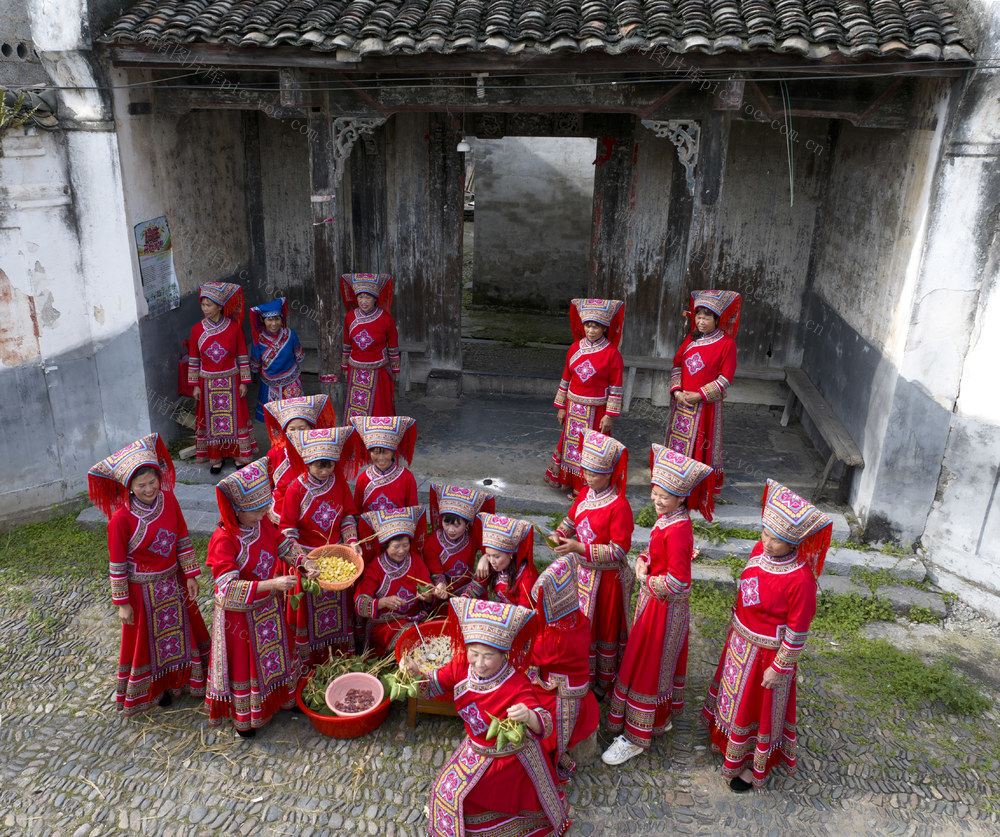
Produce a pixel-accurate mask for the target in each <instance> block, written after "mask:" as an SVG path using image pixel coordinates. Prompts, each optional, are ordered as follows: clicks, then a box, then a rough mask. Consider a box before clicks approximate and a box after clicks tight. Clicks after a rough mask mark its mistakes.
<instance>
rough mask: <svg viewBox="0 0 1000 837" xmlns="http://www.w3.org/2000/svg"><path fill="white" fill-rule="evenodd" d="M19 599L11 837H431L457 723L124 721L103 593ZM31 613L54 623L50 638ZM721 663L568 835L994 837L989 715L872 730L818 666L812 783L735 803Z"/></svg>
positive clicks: (697, 646) (614, 773)
mask: <svg viewBox="0 0 1000 837" xmlns="http://www.w3.org/2000/svg"><path fill="white" fill-rule="evenodd" d="M14 592H15V593H16V595H11V593H10V591H8V593H7V594H6V595H4V596H0V603H2V606H0V642H2V645H0V648H2V661H3V663H2V668H0V695H2V698H0V701H2V703H0V712H2V718H0V833H3V834H5V835H7V834H10V835H75V837H81V835H86V834H91V835H105V834H130V835H145V834H149V835H154V834H155V835H189V834H198V835H200V834H213V835H214V834H225V835H250V834H259V835H302V837H309V835H313V834H332V835H355V834H359V835H376V834H384V835H387V837H396V835H417V834H423V833H425V820H424V814H423V808H424V805H425V804H426V802H427V794H428V790H429V788H430V785H431V782H432V781H433V779H434V776H435V774H436V772H437V770H438V769H439V768H440V767H441V765H442V763H443V761H444V759H445V757H446V756H447V754H448V753H450V752H451V750H452V749H453V748H454V747H455V746H456V745H457V744H458V743H459V741H460V739H461V727H460V724H459V722H458V720H457V719H454V718H431V717H428V716H422V717H421V720H420V721H419V723H418V725H417V727H416V729H415V730H410V729H408V728H407V726H406V718H405V711H404V710H403V708H402V706H394V707H393V709H392V711H391V714H390V715H389V718H388V720H387V721H386V723H385V724H384V725H383V726H382V727H381V728H380V729H379V730H378V731H376V733H374V734H372V735H369V736H367V737H364V738H359V739H355V740H352V741H338V740H334V739H329V738H325V737H323V736H321V735H319V734H318V733H316V732H315V731H314V730H313V728H312V727H311V726H310V724H309V722H308V720H307V719H306V718H304V717H302V716H298V715H293V714H292V713H279V715H278V717H277V718H276V719H275V720H274V721H272V722H271V723H270V724H269V725H268V726H267V727H266V728H264V729H263V730H262V731H261V732H260V733H259V735H258V737H257V738H256V739H255V740H253V741H243V740H240V739H238V738H236V737H235V735H234V733H233V732H232V729H231V728H230V727H228V726H227V727H223V728H221V731H212V730H210V729H209V728H208V725H207V723H206V715H205V713H204V710H203V707H202V705H201V704H200V702H198V701H196V700H195V699H193V698H190V697H185V698H183V699H181V700H180V701H176V702H175V704H174V706H173V707H172V708H170V709H157V710H154V711H152V712H151V713H147V714H146V715H143V716H139V717H137V718H133V719H130V720H123V719H121V718H120V717H118V715H117V712H116V711H115V709H114V708H113V704H112V700H111V693H112V691H113V677H114V666H115V659H116V654H117V634H118V628H117V623H116V620H115V618H114V613H113V610H112V608H111V606H110V605H109V603H108V601H107V598H106V594H105V591H104V590H98V589H96V587H95V589H93V590H91V591H82V592H81V591H77V592H71V593H69V594H67V593H66V592H65V590H63V589H62V588H61V586H60V585H58V584H57V582H56V581H54V580H51V579H41V580H38V581H36V582H34V583H33V584H32V585H31V586H30V587H25V588H18V589H17V590H15V591H14ZM29 596H30V602H29V601H28V600H27V599H28V597H29ZM204 605H205V607H206V609H207V600H206V601H205V602H204ZM39 609H40V610H39ZM32 610H39V612H41V613H43V614H48V615H50V616H51V617H52V618H50V620H49V623H48V625H47V626H45V625H43V626H42V629H41V630H40V629H39V624H40V623H39V622H38V621H37V618H35V617H32V616H30V613H31V612H32ZM959 629H960V630H963V631H967V630H971V628H969V627H968V625H965V626H959ZM33 631H34V632H35V633H34V635H32V632H33ZM987 639H989V637H987ZM717 654H718V648H717V647H716V646H715V645H714V644H710V643H708V642H706V641H705V640H704V639H702V638H701V636H700V634H699V632H698V631H697V630H695V631H693V642H692V648H691V656H690V660H691V662H690V672H689V689H688V693H687V699H688V707H687V714H686V716H685V717H684V718H683V719H680V720H679V721H678V722H677V723H676V724H675V729H674V731H673V732H672V733H670V734H668V735H667V736H665V737H664V738H662V739H658V740H657V741H656V743H655V744H654V747H653V749H652V751H651V752H650V753H648V754H646V755H643V756H640V757H638V758H636V759H633V760H632V761H630V762H628V763H627V764H626V765H625V766H623V767H621V768H617V769H615V768H608V767H605V766H603V765H602V764H601V763H600V762H599V761H598V762H597V763H596V764H594V765H591V766H589V767H581V769H580V770H579V772H578V775H577V777H576V778H575V779H574V780H573V782H572V783H571V784H570V785H569V787H568V791H567V792H568V795H569V799H570V802H571V804H572V818H573V821H574V825H573V828H572V830H571V832H570V833H571V834H573V835H619V834H621V835H641V834H713V835H714V834H724V835H730V834H762V835H764V834H766V835H772V834H774V835H785V834H796V835H822V834H871V835H883V834H900V835H941V834H974V835H978V834H997V833H998V824H997V823H998V817H997V813H996V812H995V808H996V807H998V806H1000V780H998V774H1000V761H998V758H1000V745H998V732H997V721H998V716H997V714H996V712H995V711H994V712H992V713H990V714H989V715H987V716H986V717H985V718H983V719H980V720H979V721H977V722H976V723H970V722H969V721H968V720H967V719H960V718H935V717H934V716H933V715H932V714H931V713H929V712H921V713H918V714H916V715H913V716H905V715H902V714H899V715H898V716H897V717H891V718H885V719H880V718H874V717H864V716H863V715H859V714H858V711H857V707H856V706H855V704H854V703H853V702H852V700H851V698H850V697H848V696H846V695H845V694H844V693H843V692H844V690H843V689H842V688H841V687H840V686H839V685H838V684H836V683H832V682H827V681H825V680H822V679H820V678H817V677H814V676H812V675H811V674H810V673H809V671H808V668H805V669H804V670H803V671H802V672H801V674H800V691H799V696H800V697H799V710H800V716H799V717H800V730H801V733H800V739H799V740H800V751H799V765H800V772H799V776H798V777H796V778H789V777H786V776H785V775H784V774H782V773H780V772H776V773H775V774H773V776H774V778H773V779H772V781H771V783H770V785H769V787H768V789H767V790H765V791H764V792H762V793H758V794H753V795H749V796H737V795H735V794H733V793H731V792H730V791H729V789H728V787H727V786H726V784H725V783H724V782H723V780H722V778H721V777H720V775H719V772H718V769H719V759H718V757H717V756H713V755H712V754H711V753H710V752H709V751H708V750H707V749H706V743H707V742H706V735H705V733H704V732H703V731H702V729H701V727H700V724H698V723H697V714H698V710H699V709H700V703H701V698H702V696H703V695H704V693H705V689H706V686H707V680H708V678H709V677H710V674H711V672H712V671H713V669H714V666H715V662H716V660H717ZM872 675H873V676H876V675H877V673H876V672H873V673H872ZM601 738H602V741H601V744H602V746H603V745H606V744H607V743H608V739H609V736H608V735H607V734H606V733H603V732H602V733H601Z"/></svg>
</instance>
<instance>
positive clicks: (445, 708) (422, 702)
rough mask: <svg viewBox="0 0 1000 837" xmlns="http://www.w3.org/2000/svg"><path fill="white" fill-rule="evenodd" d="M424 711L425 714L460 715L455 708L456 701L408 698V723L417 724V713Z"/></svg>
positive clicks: (409, 724)
mask: <svg viewBox="0 0 1000 837" xmlns="http://www.w3.org/2000/svg"><path fill="white" fill-rule="evenodd" d="M418 712H423V713H424V714H425V715H448V716H451V717H452V718H457V717H458V712H457V711H456V710H455V703H454V701H450V700H431V699H429V698H420V697H415V698H413V697H411V698H407V699H406V723H407V725H408V726H410V727H415V726H416V725H417V713H418Z"/></svg>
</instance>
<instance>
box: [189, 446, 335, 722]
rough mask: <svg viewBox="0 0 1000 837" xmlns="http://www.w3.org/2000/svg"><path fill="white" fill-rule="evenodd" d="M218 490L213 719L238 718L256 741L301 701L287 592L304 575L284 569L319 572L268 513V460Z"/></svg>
mask: <svg viewBox="0 0 1000 837" xmlns="http://www.w3.org/2000/svg"><path fill="white" fill-rule="evenodd" d="M215 494H216V499H217V500H218V503H219V514H220V515H221V517H222V519H221V520H220V521H219V528H217V529H216V530H215V532H213V533H212V539H211V540H210V541H209V542H208V568H209V569H210V570H211V571H212V578H213V579H215V617H214V619H213V620H212V665H211V668H210V669H209V675H208V694H207V695H206V697H205V703H206V704H207V706H208V724H209V726H212V727H215V726H219V725H220V724H221V723H222V720H223V719H224V718H231V719H232V722H233V726H234V727H235V728H236V732H237V733H238V734H239V735H240V737H242V738H252V737H253V736H255V735H256V734H257V730H258V729H259V728H260V727H262V726H264V724H266V723H267V722H268V721H269V720H270V719H271V716H272V715H274V713H275V712H277V711H278V710H279V709H291V708H292V706H293V705H294V704H295V689H296V687H297V686H298V681H299V670H298V666H297V665H296V662H295V659H294V657H293V656H292V645H291V642H290V641H289V637H288V628H287V626H286V625H285V614H284V607H283V601H282V597H281V594H282V593H288V592H289V591H291V590H292V589H293V588H294V587H295V582H296V581H297V576H296V575H294V574H283V569H284V567H285V566H289V567H295V568H298V567H301V568H302V569H303V570H305V571H306V574H307V575H310V576H315V575H317V574H318V573H317V569H316V566H315V564H314V563H313V562H312V561H309V560H308V559H305V558H304V557H303V556H302V553H301V551H300V550H299V548H298V547H297V546H296V545H295V542H294V541H293V540H291V539H290V538H286V537H285V536H284V535H282V534H281V533H280V532H279V531H278V527H277V526H275V525H274V524H273V523H272V522H271V519H270V518H269V517H268V516H267V510H268V507H269V506H270V504H271V485H270V483H269V481H268V476H267V460H266V459H258V460H257V461H256V462H251V463H250V464H249V465H247V466H246V467H244V468H241V469H240V470H239V471H237V472H236V473H234V474H230V475H229V476H228V477H226V478H225V479H222V480H220V481H219V484H218V486H216V490H215Z"/></svg>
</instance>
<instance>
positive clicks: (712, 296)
mask: <svg viewBox="0 0 1000 837" xmlns="http://www.w3.org/2000/svg"><path fill="white" fill-rule="evenodd" d="M741 307H742V297H741V296H740V295H739V294H738V293H736V291H691V309H690V310H689V311H688V316H689V317H690V318H691V328H692V329H693V328H694V312H695V311H697V310H698V309H699V308H707V309H708V310H709V311H711V312H712V313H713V314H715V316H716V317H718V318H719V328H721V329H722V330H723V331H724V332H725V333H726V334H728V335H729V336H730V337H733V338H735V337H736V333H737V332H738V331H739V330H740V308H741Z"/></svg>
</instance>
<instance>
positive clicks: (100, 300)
mask: <svg viewBox="0 0 1000 837" xmlns="http://www.w3.org/2000/svg"><path fill="white" fill-rule="evenodd" d="M27 11H28V14H29V17H30V19H31V24H32V38H33V41H34V43H35V46H36V48H37V50H38V52H39V54H40V57H41V60H42V63H43V65H44V66H45V68H46V70H47V72H48V74H49V77H50V80H51V84H52V86H53V87H55V88H57V89H59V91H60V93H59V95H60V105H59V116H60V128H59V129H57V130H56V131H54V132H50V133H45V132H36V131H35V130H34V129H28V130H22V131H20V132H16V134H9V135H8V136H6V137H5V138H4V139H3V140H2V142H3V148H4V156H3V157H2V158H0V261H2V264H0V271H2V272H3V274H4V276H3V277H2V284H3V288H0V291H2V292H0V317H3V318H4V319H6V320H7V321H9V322H11V323H12V324H14V327H15V329H16V337H15V339H14V340H12V341H8V340H6V339H5V341H4V342H3V344H2V350H0V383H2V385H3V386H4V391H5V392H7V393H8V394H9V397H8V398H5V399H4V404H3V405H2V407H0V429H2V434H0V463H2V469H3V478H4V479H3V481H2V483H0V519H2V518H14V517H17V516H20V515H22V514H24V513H26V512H31V511H35V510H38V509H42V508H47V507H49V506H50V505H52V504H54V503H59V502H62V501H64V500H66V499H68V498H70V497H72V496H73V495H74V494H76V493H78V492H80V491H82V490H83V489H84V488H85V485H86V472H87V469H88V468H89V467H90V466H91V465H92V464H93V463H94V462H95V461H97V460H98V459H100V458H102V457H104V456H107V455H108V454H109V453H111V452H113V451H114V450H117V449H118V448H120V447H122V446H123V445H125V444H127V443H128V442H130V441H132V440H133V439H135V438H136V437H138V436H140V435H142V434H143V433H146V432H148V431H149V417H148V409H147V406H146V391H145V377H144V373H143V366H142V362H141V359H142V352H141V347H140V343H139V335H138V328H137V322H136V287H135V283H134V277H133V274H132V271H131V268H130V265H129V235H128V230H127V227H126V224H125V214H124V204H123V200H122V194H121V176H120V169H119V162H118V145H117V139H116V136H115V133H114V130H113V129H114V125H113V124H112V123H111V122H109V121H108V118H107V117H108V113H107V110H106V100H105V99H104V98H103V97H102V94H101V93H100V91H99V89H98V88H99V84H98V82H97V80H96V77H95V75H94V73H93V72H92V65H91V63H90V56H89V54H88V53H87V50H88V49H89V41H88V40H87V36H86V32H85V26H84V24H83V20H84V18H85V12H86V9H85V7H84V6H82V5H81V3H80V2H79V0H77V2H72V0H70V1H69V2H60V0H44V2H29V3H28V4H27Z"/></svg>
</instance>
